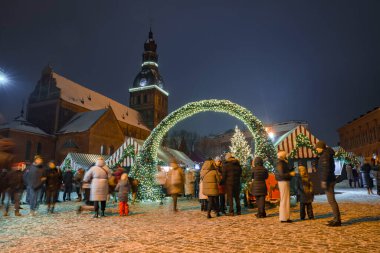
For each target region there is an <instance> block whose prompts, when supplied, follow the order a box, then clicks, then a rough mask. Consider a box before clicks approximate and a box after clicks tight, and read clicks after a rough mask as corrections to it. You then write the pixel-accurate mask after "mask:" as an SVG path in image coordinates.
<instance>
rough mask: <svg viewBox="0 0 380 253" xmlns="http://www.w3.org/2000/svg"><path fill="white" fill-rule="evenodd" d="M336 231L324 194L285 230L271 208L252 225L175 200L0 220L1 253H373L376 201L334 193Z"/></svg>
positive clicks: (379, 209)
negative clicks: (101, 212)
mask: <svg viewBox="0 0 380 253" xmlns="http://www.w3.org/2000/svg"><path fill="white" fill-rule="evenodd" d="M337 191H338V192H340V194H337V199H338V202H339V206H340V209H341V212H342V218H343V222H344V223H343V226H342V227H336V228H330V227H326V226H325V224H326V222H327V221H328V220H329V219H331V216H332V214H331V211H330V208H329V206H328V204H327V203H326V200H325V196H317V197H316V201H315V203H314V212H315V215H316V220H311V221H310V220H305V221H300V220H299V209H298V207H294V208H292V211H293V213H292V218H293V220H294V221H295V222H293V223H292V224H283V223H280V222H279V221H278V209H277V208H272V209H270V210H268V211H267V213H268V214H269V217H268V218H266V219H256V217H255V216H254V214H255V213H256V209H245V210H244V211H243V214H242V215H241V216H234V217H227V216H222V217H218V218H216V217H215V218H212V219H207V218H206V215H205V214H204V213H201V211H200V210H199V205H198V203H197V201H195V200H185V199H182V200H180V202H179V207H180V211H179V212H178V213H173V212H171V210H170V199H167V200H166V203H165V205H164V206H159V205H158V204H157V203H139V204H136V205H133V206H131V211H132V214H131V215H130V216H128V217H119V216H118V214H117V208H116V205H113V206H110V207H109V208H108V210H107V212H108V213H107V214H108V215H107V217H105V218H99V219H94V218H92V214H91V213H90V212H83V213H82V214H80V215H77V214H76V213H75V208H76V206H77V205H78V203H75V202H70V203H68V202H66V203H60V204H59V205H58V207H57V210H56V211H57V213H56V214H53V215H47V214H45V213H44V211H45V209H46V206H44V205H42V206H41V207H40V214H38V215H37V216H36V217H31V216H29V215H27V213H28V212H29V211H28V210H27V209H28V208H25V209H24V210H22V214H24V215H25V216H24V217H14V216H13V214H12V215H11V216H10V217H2V216H0V252H211V251H213V252H343V251H349V252H380V243H379V240H380V196H377V195H373V196H368V195H366V194H365V192H364V190H363V189H360V190H353V191H348V190H347V189H343V190H337Z"/></svg>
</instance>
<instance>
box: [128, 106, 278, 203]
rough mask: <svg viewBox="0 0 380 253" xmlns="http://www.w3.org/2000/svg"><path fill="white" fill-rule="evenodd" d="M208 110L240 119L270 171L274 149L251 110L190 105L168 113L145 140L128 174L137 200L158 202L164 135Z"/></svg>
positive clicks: (274, 154) (256, 151) (257, 152)
mask: <svg viewBox="0 0 380 253" xmlns="http://www.w3.org/2000/svg"><path fill="white" fill-rule="evenodd" d="M210 111H211V112H221V113H227V114H229V115H231V116H233V117H235V118H237V119H239V120H241V121H242V122H243V123H244V124H245V125H246V126H247V128H248V130H249V131H250V132H251V133H252V136H253V139H254V140H255V155H256V156H260V157H262V158H263V159H264V161H265V165H266V166H267V167H268V168H273V164H274V161H275V159H276V151H275V148H274V146H273V143H272V141H271V140H270V138H269V137H268V134H267V132H266V131H265V128H264V126H263V124H262V123H261V121H260V120H259V119H257V118H256V117H255V116H254V115H253V114H252V113H251V111H249V110H248V109H246V108H244V107H242V106H240V105H238V104H235V103H233V102H231V101H229V100H217V99H210V100H201V101H197V102H191V103H188V104H186V105H184V106H182V107H180V108H179V109H177V110H175V111H174V112H172V113H170V114H169V115H168V116H167V117H166V118H165V119H163V120H162V121H161V123H160V124H158V125H157V126H156V128H154V129H153V131H152V132H151V134H150V136H149V137H148V138H147V139H146V140H145V142H144V145H143V147H142V149H141V151H140V153H139V154H138V155H137V158H136V163H135V164H134V165H133V166H132V171H131V176H132V177H134V178H136V179H138V180H139V181H140V185H139V191H138V198H139V199H144V200H153V201H154V200H159V199H160V196H161V195H160V194H161V193H160V188H159V187H158V186H157V185H156V183H155V174H156V172H157V151H158V148H159V146H160V144H161V141H162V139H163V138H164V136H165V134H166V133H167V132H168V131H169V130H170V129H171V128H172V127H173V126H175V125H176V124H177V123H178V122H180V121H182V120H184V119H186V118H189V117H191V116H193V115H195V114H197V113H200V112H210Z"/></svg>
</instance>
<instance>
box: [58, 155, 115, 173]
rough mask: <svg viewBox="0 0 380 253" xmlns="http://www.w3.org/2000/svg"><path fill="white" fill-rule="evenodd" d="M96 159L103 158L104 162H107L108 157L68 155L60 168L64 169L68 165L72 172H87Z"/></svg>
mask: <svg viewBox="0 0 380 253" xmlns="http://www.w3.org/2000/svg"><path fill="white" fill-rule="evenodd" d="M98 157H103V159H104V160H107V159H108V158H109V155H97V154H83V153H68V154H67V156H66V157H65V159H64V160H63V162H62V164H61V166H60V167H61V168H62V169H65V167H66V165H67V164H70V166H71V168H72V169H74V170H78V169H79V168H82V169H85V170H87V169H88V168H89V167H90V166H91V164H93V163H95V162H96V160H97V159H98Z"/></svg>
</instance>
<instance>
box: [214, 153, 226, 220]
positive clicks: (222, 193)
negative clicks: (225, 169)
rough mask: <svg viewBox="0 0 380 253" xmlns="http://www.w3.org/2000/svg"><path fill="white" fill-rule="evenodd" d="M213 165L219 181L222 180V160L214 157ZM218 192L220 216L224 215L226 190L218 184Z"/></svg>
mask: <svg viewBox="0 0 380 253" xmlns="http://www.w3.org/2000/svg"><path fill="white" fill-rule="evenodd" d="M214 165H215V167H216V170H217V171H218V173H219V176H220V179H222V159H221V158H220V157H219V156H217V157H215V159H214ZM218 190H219V197H218V204H219V205H218V206H219V211H220V212H221V213H222V214H226V189H225V187H224V185H221V184H219V185H218Z"/></svg>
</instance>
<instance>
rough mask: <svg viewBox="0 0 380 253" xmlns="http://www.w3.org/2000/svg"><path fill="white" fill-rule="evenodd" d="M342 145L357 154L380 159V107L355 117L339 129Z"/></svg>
mask: <svg viewBox="0 0 380 253" xmlns="http://www.w3.org/2000/svg"><path fill="white" fill-rule="evenodd" d="M338 133H339V140H340V146H341V147H343V148H344V149H345V150H346V151H349V152H353V153H354V154H355V155H357V156H362V157H366V158H372V159H375V160H376V159H378V156H379V155H380V107H376V108H374V109H373V110H371V111H368V112H367V113H365V114H363V115H360V116H359V117H358V118H355V119H353V120H352V121H350V122H348V123H347V124H346V125H344V126H342V127H341V128H339V129H338Z"/></svg>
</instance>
